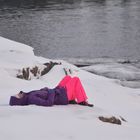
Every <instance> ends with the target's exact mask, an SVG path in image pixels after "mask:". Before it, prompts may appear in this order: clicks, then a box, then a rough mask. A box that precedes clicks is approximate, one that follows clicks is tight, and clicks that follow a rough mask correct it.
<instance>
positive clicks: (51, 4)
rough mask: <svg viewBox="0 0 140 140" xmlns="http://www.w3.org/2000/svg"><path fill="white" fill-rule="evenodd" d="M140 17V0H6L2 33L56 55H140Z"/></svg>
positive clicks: (0, 6)
mask: <svg viewBox="0 0 140 140" xmlns="http://www.w3.org/2000/svg"><path fill="white" fill-rule="evenodd" d="M139 23H140V3H139V0H0V35H1V36H4V37H7V38H10V39H13V40H16V41H19V42H23V43H25V44H28V45H31V46H33V47H34V48H35V53H36V54H37V55H42V56H45V57H50V58H55V57H59V58H61V57H80V58H81V57H91V58H93V57H116V58H120V57H130V58H137V57H139V58H140V55H139V52H140V47H139V44H140V40H139V37H140V26H139Z"/></svg>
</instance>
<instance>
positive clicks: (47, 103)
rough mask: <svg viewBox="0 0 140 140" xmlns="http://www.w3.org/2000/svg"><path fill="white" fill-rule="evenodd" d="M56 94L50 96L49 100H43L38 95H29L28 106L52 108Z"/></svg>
mask: <svg viewBox="0 0 140 140" xmlns="http://www.w3.org/2000/svg"><path fill="white" fill-rule="evenodd" d="M54 97H55V93H51V94H48V97H47V99H42V98H40V97H39V96H37V95H29V97H28V104H35V105H39V106H52V105H53V104H54Z"/></svg>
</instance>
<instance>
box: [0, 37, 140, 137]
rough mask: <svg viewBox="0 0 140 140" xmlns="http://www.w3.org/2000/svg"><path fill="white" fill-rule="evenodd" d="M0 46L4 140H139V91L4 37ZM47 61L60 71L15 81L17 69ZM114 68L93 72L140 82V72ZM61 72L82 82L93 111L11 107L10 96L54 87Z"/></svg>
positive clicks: (75, 107) (0, 134) (0, 129)
mask: <svg viewBox="0 0 140 140" xmlns="http://www.w3.org/2000/svg"><path fill="white" fill-rule="evenodd" d="M0 44H1V45H0V58H1V59H0V79H1V80H0V94H1V96H0V124H1V127H0V139H1V140H19V139H20V140H39V139H40V140H46V139H49V140H85V139H88V140H89V139H90V140H91V139H96V140H132V139H133V140H139V139H140V134H139V130H140V119H139V118H140V88H138V87H137V88H129V87H124V86H121V85H120V84H118V83H119V82H118V81H117V80H118V79H117V80H116V79H109V78H107V77H103V76H101V75H95V74H93V73H89V72H87V71H85V70H82V69H80V68H77V67H75V66H74V65H72V64H70V63H67V62H66V61H63V60H50V59H46V58H42V57H38V56H35V55H34V53H33V49H32V48H31V47H29V46H27V45H24V44H20V43H17V42H14V41H11V40H8V39H5V38H2V37H0ZM49 61H54V62H61V63H62V65H57V66H54V67H53V69H52V70H51V71H50V72H49V73H48V74H46V75H44V76H42V77H40V78H39V79H31V80H23V79H18V78H16V73H17V72H18V70H19V69H22V68H23V67H27V66H34V65H39V64H42V63H45V62H49ZM111 63H112V62H111ZM115 66H116V65H115ZM110 67H111V66H109V65H108V64H107V65H105V64H104V66H103V65H102V66H101V65H98V66H97V67H96V65H95V67H94V70H96V73H97V72H98V73H99V74H100V73H103V72H105V73H107V74H108V75H113V73H114V75H115V76H116V71H117V73H120V75H121V76H122V77H123V78H124V79H125V80H126V81H127V80H130V78H131V80H133V79H134V78H135V76H136V77H137V80H139V70H138V69H137V70H136V69H133V68H131V67H129V71H126V69H124V67H123V66H122V65H119V67H118V68H117V67H116V68H113V69H111V68H110ZM63 68H71V69H72V70H73V71H74V72H75V73H74V74H75V75H77V76H78V77H80V79H81V81H82V83H83V86H84V88H85V90H86V92H87V95H88V97H89V102H91V103H93V104H94V107H93V108H90V107H84V106H80V105H67V106H61V105H60V106H53V107H40V106H35V105H29V106H9V105H8V103H9V98H10V96H11V95H14V94H16V93H17V92H18V91H20V90H23V91H30V90H33V89H39V88H42V87H45V86H48V87H50V88H52V87H55V86H56V85H57V83H58V82H59V81H60V80H61V79H62V78H63V77H64V75H65V73H64V71H63ZM108 69H109V70H108ZM115 70H116V71H115ZM125 71H126V72H125ZM122 73H124V75H122ZM113 78H115V77H113ZM117 78H118V77H117ZM120 78H121V77H120ZM124 79H123V80H124ZM121 80H122V79H121ZM99 116H115V117H117V118H120V117H123V118H124V119H125V120H126V121H127V122H124V121H122V125H116V124H111V123H105V122H101V121H100V120H99V119H98V117H99Z"/></svg>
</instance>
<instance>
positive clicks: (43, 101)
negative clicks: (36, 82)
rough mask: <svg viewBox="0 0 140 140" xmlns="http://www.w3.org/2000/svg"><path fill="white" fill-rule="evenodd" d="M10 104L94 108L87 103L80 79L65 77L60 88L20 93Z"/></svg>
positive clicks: (12, 97) (13, 97)
mask: <svg viewBox="0 0 140 140" xmlns="http://www.w3.org/2000/svg"><path fill="white" fill-rule="evenodd" d="M9 104H10V105H11V106H13V105H21V106H23V105H31V104H34V105H39V106H53V105H67V104H79V105H84V106H89V107H93V104H89V103H88V102H87V95H86V93H85V90H84V88H83V86H82V84H81V81H80V79H79V78H78V77H73V78H72V77H70V76H65V77H64V78H63V79H62V80H61V81H60V83H59V84H58V86H56V87H55V88H53V89H49V88H47V87H45V88H42V89H40V90H34V91H30V92H28V93H25V92H23V91H20V92H19V93H18V94H16V95H15V96H11V98H10V102H9Z"/></svg>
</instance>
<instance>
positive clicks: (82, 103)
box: [78, 101, 94, 107]
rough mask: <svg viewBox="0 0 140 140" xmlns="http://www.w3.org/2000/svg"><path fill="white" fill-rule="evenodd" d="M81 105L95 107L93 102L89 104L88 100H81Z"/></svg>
mask: <svg viewBox="0 0 140 140" xmlns="http://www.w3.org/2000/svg"><path fill="white" fill-rule="evenodd" d="M78 104H79V105H83V106H89V107H93V106H94V105H93V104H89V103H88V102H86V101H83V102H80V103H78Z"/></svg>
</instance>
